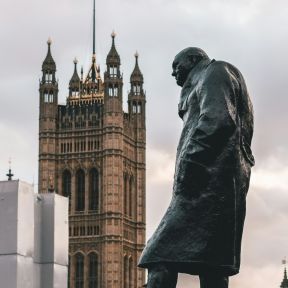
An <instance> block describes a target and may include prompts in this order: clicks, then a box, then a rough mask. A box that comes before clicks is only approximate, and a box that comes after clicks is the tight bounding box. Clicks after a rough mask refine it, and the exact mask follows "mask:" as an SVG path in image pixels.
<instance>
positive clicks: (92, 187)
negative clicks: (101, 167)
mask: <svg viewBox="0 0 288 288" xmlns="http://www.w3.org/2000/svg"><path fill="white" fill-rule="evenodd" d="M98 209H99V175H98V171H97V170H96V169H95V168H93V169H91V171H90V173H89V210H94V211H96V210H98Z"/></svg>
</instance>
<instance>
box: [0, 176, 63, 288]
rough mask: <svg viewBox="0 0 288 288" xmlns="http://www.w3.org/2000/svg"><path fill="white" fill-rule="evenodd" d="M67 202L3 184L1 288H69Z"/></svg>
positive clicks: (0, 204) (18, 183)
mask: <svg viewBox="0 0 288 288" xmlns="http://www.w3.org/2000/svg"><path fill="white" fill-rule="evenodd" d="M67 267H68V199H67V198H65V197H62V196H59V195H57V194H55V193H50V194H41V195H38V194H35V193H34V191H33V187H32V185H30V184H27V183H25V182H22V181H18V180H17V181H2V182H0V279H1V280H0V281H1V282H0V287H5V288H66V287H67Z"/></svg>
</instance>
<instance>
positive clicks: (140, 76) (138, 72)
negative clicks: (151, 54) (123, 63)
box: [130, 52, 143, 84]
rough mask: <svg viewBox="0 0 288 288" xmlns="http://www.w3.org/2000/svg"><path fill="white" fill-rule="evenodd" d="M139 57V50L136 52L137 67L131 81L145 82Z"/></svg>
mask: <svg viewBox="0 0 288 288" xmlns="http://www.w3.org/2000/svg"><path fill="white" fill-rule="evenodd" d="M138 58H139V54H138V52H136V53H135V67H134V70H133V72H132V74H131V77H130V82H131V83H132V82H138V83H141V84H142V83H143V74H142V72H141V70H140V68H139V63H138Z"/></svg>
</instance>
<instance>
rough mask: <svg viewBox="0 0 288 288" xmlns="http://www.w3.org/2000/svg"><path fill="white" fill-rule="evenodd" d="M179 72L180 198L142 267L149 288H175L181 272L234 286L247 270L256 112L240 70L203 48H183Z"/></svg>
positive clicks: (207, 287)
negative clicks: (243, 264)
mask: <svg viewBox="0 0 288 288" xmlns="http://www.w3.org/2000/svg"><path fill="white" fill-rule="evenodd" d="M172 68H173V73H172V76H174V77H175V78H176V82H177V84H178V85H179V86H181V87H182V91H181V96H180V103H179V116H180V117H181V118H182V119H183V123H184V126H183V130H182V134H181V137H180V141H179V145H178V148H177V157H176V168H175V175H174V185H173V197H172V200H171V203H170V206H169V208H168V210H167V212H166V214H165V215H164V217H163V219H162V220H161V223H160V225H159V226H158V228H157V230H156V231H155V233H154V234H153V236H152V237H151V239H150V240H149V241H148V243H147V246H146V248H145V249H144V251H143V253H142V256H141V258H140V261H139V267H143V268H147V269H148V283H147V287H148V288H162V287H163V288H174V287H176V283H177V275H178V273H188V274H192V275H199V278H200V283H201V288H227V287H228V280H229V279H228V277H229V276H232V275H235V274H237V273H239V267H240V251H241V238H242V231H243V224H244V219H245V210H246V194H247V192H248V188H249V181H250V171H251V167H252V166H253V165H254V158H253V155H252V153H251V149H250V145H251V140H252V135H253V108H252V104H251V101H250V98H249V95H248V92H247V88H246V84H245V81H244V78H243V76H242V74H241V73H240V71H239V70H238V69H237V68H236V67H234V66H233V65H231V64H229V63H227V62H223V61H215V60H210V59H209V57H208V56H207V54H206V53H205V52H204V51H203V50H201V49H199V48H187V49H184V50H183V51H181V52H180V53H179V54H177V55H176V57H175V59H174V61H173V66H172Z"/></svg>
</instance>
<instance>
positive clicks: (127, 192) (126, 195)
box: [123, 173, 129, 215]
mask: <svg viewBox="0 0 288 288" xmlns="http://www.w3.org/2000/svg"><path fill="white" fill-rule="evenodd" d="M123 181H124V214H125V215H128V206H129V190H128V187H129V185H128V176H127V174H126V173H125V174H124V179H123Z"/></svg>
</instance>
